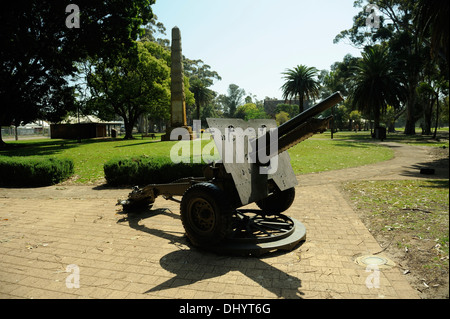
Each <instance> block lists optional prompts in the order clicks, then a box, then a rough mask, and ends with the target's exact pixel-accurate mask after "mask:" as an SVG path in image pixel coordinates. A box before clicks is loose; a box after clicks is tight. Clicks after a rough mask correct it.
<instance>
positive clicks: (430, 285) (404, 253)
mask: <svg viewBox="0 0 450 319" xmlns="http://www.w3.org/2000/svg"><path fill="white" fill-rule="evenodd" d="M342 189H343V194H344V196H345V197H346V198H347V200H348V201H349V202H350V204H351V205H352V206H353V208H354V210H355V212H357V213H358V214H359V217H360V219H361V221H362V222H363V223H364V224H365V226H366V227H367V228H368V230H369V231H370V232H371V234H372V235H373V236H374V238H375V239H376V240H377V241H378V243H379V244H380V246H381V247H382V252H383V254H387V255H389V256H390V257H391V258H392V259H393V260H394V261H395V262H396V263H397V265H398V267H399V268H400V270H401V271H402V272H403V274H404V276H405V277H406V278H407V279H408V281H409V282H410V283H411V286H412V287H414V288H415V289H416V290H417V291H419V292H420V296H421V298H423V299H448V298H449V238H448V233H449V228H448V227H449V226H448V225H449V219H448V218H449V217H448V215H449V210H448V198H449V197H448V196H449V195H448V194H449V191H448V180H408V181H405V180H403V181H352V182H347V183H344V184H343V188H342Z"/></svg>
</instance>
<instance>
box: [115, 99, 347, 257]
mask: <svg viewBox="0 0 450 319" xmlns="http://www.w3.org/2000/svg"><path fill="white" fill-rule="evenodd" d="M342 100H343V98H342V96H341V94H340V93H339V92H336V93H335V94H333V95H331V96H330V97H328V98H327V99H325V100H323V101H322V102H320V103H319V104H317V105H315V106H313V107H312V108H310V109H308V110H306V111H305V112H303V113H301V114H299V115H298V116H296V117H295V118H293V119H291V120H290V121H288V122H286V123H284V124H283V125H281V126H279V127H278V128H277V125H276V122H275V121H273V120H253V121H249V122H246V121H243V120H240V119H207V121H208V125H209V127H210V129H211V131H212V133H213V134H212V135H213V137H214V140H215V144H216V147H217V149H218V150H219V152H220V153H221V155H222V160H220V161H217V162H214V163H211V164H209V165H207V166H205V168H204V170H203V175H204V176H203V177H190V178H183V179H180V180H177V181H174V182H173V183H170V184H156V185H148V186H146V187H144V188H142V189H141V188H139V187H134V188H133V190H132V192H131V193H130V194H129V196H128V199H127V200H119V201H118V205H122V206H123V210H124V212H127V211H137V210H139V209H141V210H142V209H145V208H147V207H149V206H151V205H153V203H154V202H155V199H156V198H157V197H158V196H163V197H164V198H165V199H167V200H173V201H175V202H178V203H180V212H181V220H182V223H183V227H184V229H185V232H186V235H187V237H188V239H189V240H190V242H191V243H192V244H193V245H194V246H196V247H200V248H204V249H209V250H213V251H216V252H221V253H235V254H236V253H237V254H244V255H245V254H247V255H248V254H251V255H260V254H262V253H265V252H269V251H274V250H279V249H280V250H292V249H293V248H294V247H295V246H296V245H297V244H298V243H299V242H301V241H304V240H305V239H306V229H305V227H304V225H303V224H302V223H300V222H299V221H297V220H295V219H293V218H290V217H287V216H286V215H284V214H283V213H284V212H285V211H287V210H288V209H289V207H291V205H292V203H293V202H294V199H295V186H296V185H297V184H298V182H297V178H296V176H295V174H294V171H293V169H292V166H291V163H290V157H289V154H288V152H287V150H288V149H289V148H291V147H293V146H295V145H297V144H298V143H300V142H302V141H304V140H306V139H308V138H310V137H311V136H313V135H314V134H317V133H323V132H324V131H326V129H327V127H328V123H329V121H330V120H331V119H332V117H328V118H325V119H316V118H314V117H315V116H317V115H319V114H320V113H322V112H323V111H325V110H327V109H329V108H331V107H333V106H334V105H336V104H337V103H339V102H341V101H342ZM256 132H262V133H263V134H259V135H257V134H256ZM227 147H228V150H227ZM230 149H231V150H236V151H232V152H230ZM237 150H243V151H242V152H241V153H239V152H237ZM261 155H262V156H261ZM227 159H228V160H227ZM261 159H263V160H261ZM274 166H275V167H274ZM177 196H181V197H182V199H181V200H178V199H175V198H174V197H177ZM251 203H256V205H257V206H258V207H259V209H242V207H244V206H247V205H248V204H251Z"/></svg>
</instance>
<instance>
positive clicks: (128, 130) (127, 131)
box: [123, 121, 133, 140]
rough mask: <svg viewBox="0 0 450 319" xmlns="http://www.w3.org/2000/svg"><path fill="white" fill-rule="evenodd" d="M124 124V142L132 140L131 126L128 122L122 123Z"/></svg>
mask: <svg viewBox="0 0 450 319" xmlns="http://www.w3.org/2000/svg"><path fill="white" fill-rule="evenodd" d="M124 124H125V137H124V138H123V139H124V140H132V139H133V124H132V123H130V122H129V121H124Z"/></svg>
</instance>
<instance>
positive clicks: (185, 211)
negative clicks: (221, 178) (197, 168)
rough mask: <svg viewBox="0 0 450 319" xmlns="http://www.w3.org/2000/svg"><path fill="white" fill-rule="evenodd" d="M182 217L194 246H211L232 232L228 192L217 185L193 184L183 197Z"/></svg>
mask: <svg viewBox="0 0 450 319" xmlns="http://www.w3.org/2000/svg"><path fill="white" fill-rule="evenodd" d="M180 210H181V221H182V223H183V227H184V230H185V231H186V236H187V237H188V238H189V240H190V241H191V243H192V244H193V245H194V246H198V247H204V248H207V247H211V246H214V245H216V244H218V243H220V242H221V241H223V239H224V238H225V237H226V236H227V235H228V234H229V233H230V232H231V229H232V228H231V225H232V222H231V221H232V208H231V206H230V205H229V204H228V202H227V196H226V194H225V193H224V192H223V191H222V190H221V189H220V188H219V187H217V186H216V185H214V184H211V183H199V184H195V185H193V186H191V187H190V188H189V189H188V190H187V191H186V192H185V194H184V195H183V199H182V201H181V207H180Z"/></svg>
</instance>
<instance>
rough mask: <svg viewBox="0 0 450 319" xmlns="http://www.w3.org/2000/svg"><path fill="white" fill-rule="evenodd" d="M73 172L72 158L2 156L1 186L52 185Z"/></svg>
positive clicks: (0, 169)
mask: <svg viewBox="0 0 450 319" xmlns="http://www.w3.org/2000/svg"><path fill="white" fill-rule="evenodd" d="M73 173H74V165H73V161H72V160H71V159H66V158H62V159H60V158H58V159H57V158H48V157H39V158H38V157H0V186H5V187H36V186H37V187H39V186H50V185H54V184H57V183H59V182H62V181H64V180H66V179H67V178H69V177H70V176H72V175H73Z"/></svg>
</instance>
